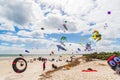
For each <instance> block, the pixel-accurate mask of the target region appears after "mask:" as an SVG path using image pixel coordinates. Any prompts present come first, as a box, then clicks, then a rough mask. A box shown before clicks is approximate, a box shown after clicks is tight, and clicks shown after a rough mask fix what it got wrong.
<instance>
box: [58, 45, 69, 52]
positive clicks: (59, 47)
mask: <svg viewBox="0 0 120 80" xmlns="http://www.w3.org/2000/svg"><path fill="white" fill-rule="evenodd" d="M56 46H57V48H58V51H60V49H61V50H64V51H67V50H66V49H65V48H64V47H62V46H61V45H56Z"/></svg>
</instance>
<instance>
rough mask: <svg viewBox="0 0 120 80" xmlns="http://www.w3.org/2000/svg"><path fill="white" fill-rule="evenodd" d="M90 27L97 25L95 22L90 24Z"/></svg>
mask: <svg viewBox="0 0 120 80" xmlns="http://www.w3.org/2000/svg"><path fill="white" fill-rule="evenodd" d="M88 25H89V26H94V25H96V23H95V22H90V23H88Z"/></svg>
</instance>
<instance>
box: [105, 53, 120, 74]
mask: <svg viewBox="0 0 120 80" xmlns="http://www.w3.org/2000/svg"><path fill="white" fill-rule="evenodd" d="M107 63H108V64H109V66H110V67H111V68H112V69H113V70H114V71H116V72H117V73H118V74H120V58H119V57H118V56H116V55H113V56H111V57H109V58H108V59H107Z"/></svg>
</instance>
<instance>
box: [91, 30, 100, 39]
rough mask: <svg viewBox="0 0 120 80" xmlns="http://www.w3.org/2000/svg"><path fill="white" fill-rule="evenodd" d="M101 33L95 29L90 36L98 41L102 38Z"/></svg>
mask: <svg viewBox="0 0 120 80" xmlns="http://www.w3.org/2000/svg"><path fill="white" fill-rule="evenodd" d="M101 36H102V35H101V34H99V31H97V30H94V32H93V33H92V38H93V39H94V40H96V41H100V40H101V39H102V38H101Z"/></svg>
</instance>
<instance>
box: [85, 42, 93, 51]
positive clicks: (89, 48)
mask: <svg viewBox="0 0 120 80" xmlns="http://www.w3.org/2000/svg"><path fill="white" fill-rule="evenodd" d="M91 50H92V49H91V44H89V43H87V44H86V47H85V51H91Z"/></svg>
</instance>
